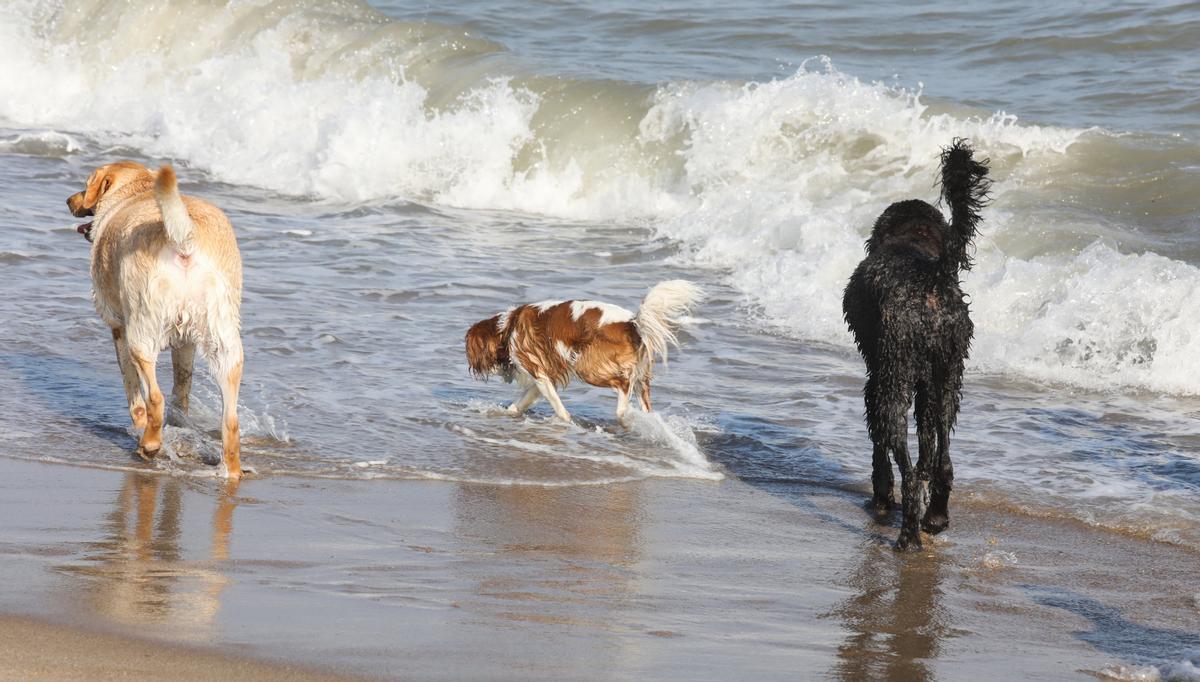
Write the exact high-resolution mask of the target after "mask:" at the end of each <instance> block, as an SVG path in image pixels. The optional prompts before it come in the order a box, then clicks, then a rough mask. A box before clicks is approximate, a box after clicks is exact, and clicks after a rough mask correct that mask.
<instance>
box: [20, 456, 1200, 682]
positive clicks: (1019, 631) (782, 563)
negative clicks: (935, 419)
mask: <svg viewBox="0 0 1200 682" xmlns="http://www.w3.org/2000/svg"><path fill="white" fill-rule="evenodd" d="M864 496H865V494H864V493H863V492H861V491H842V490H835V489H827V488H826V489H822V488H813V487H806V486H799V485H795V484H791V483H789V484H773V483H771V482H764V481H744V480H739V479H736V478H732V477H731V478H729V479H727V480H725V481H723V482H719V483H707V482H696V481H676V480H650V481H645V482H640V483H631V484H619V485H603V486H576V487H561V488H547V487H531V486H480V485H465V484H453V483H440V482H418V481H378V480H377V481H344V480H322V479H304V478H293V477H273V478H267V479H259V480H248V481H246V482H245V483H243V484H242V485H241V486H240V487H239V488H238V489H237V490H235V491H234V490H229V489H226V488H225V487H224V486H223V485H222V484H221V483H220V482H218V481H216V480H211V479H195V478H184V477H171V476H164V475H161V474H150V473H142V472H136V471H129V472H119V471H110V470H101V469H89V468H81V467H73V466H62V465H53V464H45V463H38V462H27V461H20V460H13V459H5V458H0V532H2V537H3V543H2V544H0V553H3V555H4V556H3V562H4V566H5V580H4V581H3V583H2V584H0V609H2V610H3V611H5V612H8V613H10V614H24V615H33V616H37V617H38V618H39V619H45V620H49V621H50V622H58V623H69V624H70V625H71V626H72V627H74V628H83V631H85V632H86V631H96V630H99V631H101V632H104V633H107V634H106V636H114V637H115V636H135V637H137V638H139V639H149V640H154V641H160V642H163V643H164V644H169V645H170V647H175V646H185V647H188V648H189V649H188V651H189V653H186V654H176V653H173V652H175V649H173V648H163V649H156V650H155V654H154V656H155V657H158V658H159V659H160V662H158V663H155V662H149V663H146V665H147V666H148V667H146V668H140V667H138V668H130V670H131V671H132V672H131V673H130V674H134V675H136V674H143V671H153V670H154V668H153V666H154V665H159V664H162V665H174V664H173V663H170V661H172V660H175V659H172V658H170V657H171V656H176V655H179V656H182V658H181V659H179V660H185V659H186V660H189V661H197V660H199V659H197V658H195V657H196V656H200V654H196V653H194V652H193V650H204V651H209V652H212V653H213V654H216V655H221V656H236V657H238V659H237V660H229V661H227V662H226V663H225V664H222V665H224V666H225V667H224V668H222V669H223V670H229V671H230V675H236V674H240V673H239V670H241V669H239V668H238V666H245V665H248V664H245V663H243V662H241V657H250V658H255V659H263V660H269V661H275V662H284V663H286V664H288V665H298V666H318V667H319V668H321V669H323V670H329V671H332V672H335V673H340V674H361V675H368V676H377V677H396V678H398V677H403V678H408V679H498V678H507V679H567V678H570V679H597V678H607V679H613V678H616V679H634V678H637V679H644V678H655V679H731V678H735V677H739V676H745V675H747V674H753V675H754V676H755V677H756V678H759V679H770V678H774V679H783V678H795V677H797V676H802V677H806V678H818V677H819V678H832V679H842V680H859V679H894V680H909V679H963V678H967V677H969V678H972V679H1013V678H1026V679H1048V680H1049V679H1055V680H1058V679H1069V678H1084V679H1087V678H1092V677H1095V676H1098V675H1101V674H1102V673H1104V672H1105V671H1108V672H1110V673H1112V672H1120V671H1121V667H1122V666H1125V672H1126V673H1128V672H1130V671H1135V670H1136V669H1137V668H1138V667H1139V666H1143V667H1144V666H1148V665H1160V666H1164V665H1170V664H1172V663H1173V662H1177V661H1179V660H1181V659H1182V657H1183V656H1184V655H1185V654H1186V653H1187V652H1188V651H1189V650H1193V649H1196V648H1200V634H1197V633H1198V632H1200V627H1198V626H1200V610H1198V605H1197V602H1196V600H1197V598H1198V596H1197V594H1196V593H1197V592H1200V588H1198V587H1197V585H1200V560H1198V557H1197V555H1196V554H1194V553H1193V552H1191V551H1190V550H1186V549H1182V548H1179V547H1174V546H1171V545H1167V544H1163V543H1155V542H1148V541H1147V540H1145V539H1142V538H1137V537H1127V536H1122V535H1119V534H1115V533H1112V532H1108V531H1096V530H1093V529H1091V528H1089V527H1087V526H1085V525H1082V524H1079V523H1076V522H1068V521H1056V520H1048V519H1036V518H1026V517H1022V516H1020V515H1013V514H1005V513H996V512H992V511H991V510H989V509H988V508H986V505H982V504H979V505H977V504H976V503H973V502H972V501H971V499H970V498H971V494H970V491H969V490H968V491H964V492H963V494H962V495H961V496H960V497H959V502H960V504H958V505H957V508H956V511H957V514H956V515H955V516H954V518H953V524H954V525H953V527H952V529H951V531H950V532H949V533H947V534H946V535H944V536H942V537H940V538H938V539H936V540H935V541H933V542H931V543H929V546H928V548H927V550H926V551H923V552H920V553H915V554H898V553H896V552H895V551H893V550H892V549H891V546H890V541H891V539H892V537H893V536H894V533H895V528H894V527H884V526H879V525H877V524H875V523H874V522H873V521H871V519H869V518H868V516H867V514H866V513H865V511H864V510H863V509H862V507H861V501H862V499H863V497H864ZM46 627H48V626H46V625H42V624H30V623H28V622H27V621H13V620H11V619H7V620H5V621H4V622H3V624H0V628H2V630H3V632H4V633H6V637H5V638H4V639H6V640H9V644H7V645H6V646H10V647H11V646H16V647H17V649H18V650H20V649H21V647H20V645H19V644H15V645H14V644H13V643H12V641H13V640H12V639H11V638H9V637H8V636H7V634H8V633H17V634H18V635H20V636H25V637H28V636H31V635H33V634H34V633H35V632H37V631H40V630H37V629H38V628H46ZM30 628H33V629H30ZM53 632H54V633H56V634H55V635H54V636H55V637H61V638H62V640H61V641H62V642H63V647H62V649H63V651H64V653H62V655H59V653H55V652H53V650H49V649H48V650H46V651H42V652H40V653H39V652H34V653H31V654H30V656H31V657H29V658H19V657H17V658H14V657H11V656H5V659H6V660H7V661H8V662H9V664H10V665H15V666H18V667H17V668H15V669H16V670H18V671H34V670H44V671H45V677H46V679H73V678H72V677H71V676H72V675H78V674H80V673H79V671H80V670H92V671H100V672H102V673H105V674H107V673H106V672H105V671H109V672H112V674H113V675H116V674H117V671H118V670H125V669H124V668H113V667H107V666H109V665H114V663H113V661H114V660H118V661H119V660H120V658H121V656H120V655H119V653H120V652H121V651H123V649H122V648H121V647H122V646H125V647H130V648H131V649H132V650H139V649H140V650H144V649H145V645H144V644H129V643H127V644H124V645H122V644H119V643H118V644H116V645H113V646H108V645H107V644H104V643H103V642H107V641H108V640H103V639H102V638H98V637H97V636H96V635H84V634H79V633H78V631H76V630H53ZM17 641H21V640H17ZM24 641H28V640H24ZM90 652H95V653H94V654H93V653H90ZM109 654H111V656H110V657H108V658H106V656H109ZM134 663H137V664H138V665H141V663H138V662H137V661H135V662H133V663H130V664H129V665H131V666H132V665H133V664H134ZM188 665H191V664H190V663H189V664H188ZM20 666H26V667H20ZM40 666H45V667H40ZM81 666H82V667H81ZM88 666H91V667H88ZM190 669H193V668H185V669H183V670H185V672H186V670H190ZM214 670H215V669H214ZM244 670H246V671H248V672H247V673H246V674H247V675H251V676H257V675H258V671H259V670H262V671H264V672H263V674H264V675H266V674H275V673H274V672H271V671H272V670H275V669H267V668H262V669H258V668H254V669H253V670H252V669H251V668H244ZM39 674H40V673H39ZM145 674H147V675H150V674H152V673H151V672H145ZM280 674H283V673H282V672H280Z"/></svg>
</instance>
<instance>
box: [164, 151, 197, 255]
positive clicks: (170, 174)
mask: <svg viewBox="0 0 1200 682" xmlns="http://www.w3.org/2000/svg"><path fill="white" fill-rule="evenodd" d="M154 200H155V201H157V202H158V210H159V211H161V212H162V219H163V225H164V226H165V227H166V228H167V237H168V238H169V239H170V240H171V243H172V244H173V245H174V246H175V248H176V249H178V250H179V253H181V254H183V255H188V254H190V253H191V252H192V250H193V249H194V248H195V244H194V241H193V237H194V235H195V232H196V224H195V223H193V222H192V217H191V216H190V215H188V212H187V206H184V204H183V198H182V197H180V196H179V183H178V181H177V180H176V179H175V169H174V168H171V167H170V166H163V167H162V168H159V169H158V177H157V178H155V180H154Z"/></svg>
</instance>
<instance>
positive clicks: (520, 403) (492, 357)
mask: <svg viewBox="0 0 1200 682" xmlns="http://www.w3.org/2000/svg"><path fill="white" fill-rule="evenodd" d="M702 295H703V292H702V291H701V290H700V288H699V287H697V286H696V285H694V284H692V283H691V282H687V281H684V280H671V281H669V282H660V283H659V284H657V285H655V286H654V288H652V289H651V290H650V291H649V293H647V294H646V298H645V299H644V300H643V301H642V305H641V307H640V308H638V311H637V313H636V314H634V313H631V312H629V311H628V310H625V309H624V308H621V307H618V306H615V305H611V304H608V303H599V302H597V301H542V302H541V303H529V304H525V305H519V306H516V307H514V308H509V309H508V310H506V311H504V312H502V313H500V314H498V315H493V316H492V317H489V318H487V319H486V320H482V321H480V322H478V323H476V324H475V325H474V326H472V327H471V328H470V329H469V330H468V331H467V338H466V342H467V362H468V363H469V364H470V367H471V373H472V374H474V375H475V376H476V377H477V378H480V379H486V378H487V377H489V376H491V375H499V376H501V377H503V378H504V380H505V381H507V382H511V381H512V380H513V379H516V380H517V382H518V383H519V384H520V385H521V386H523V387H524V388H525V393H524V395H522V396H521V398H520V399H519V400H517V402H515V403H513V404H512V405H510V406H509V407H508V411H509V412H511V413H513V414H521V413H523V412H524V411H525V410H527V409H529V406H530V405H532V404H533V403H534V401H536V400H537V399H538V397H539V396H540V397H543V398H545V399H546V401H547V402H549V403H550V405H551V406H552V407H553V408H554V414H556V415H558V417H559V418H560V419H562V420H564V421H570V420H571V415H570V413H568V412H567V408H565V407H563V404H562V401H561V400H559V398H558V393H557V392H556V391H555V388H556V387H559V388H565V387H566V386H567V384H568V383H570V381H571V377H572V376H576V377H579V378H580V379H582V380H583V381H586V382H587V383H589V384H591V385H593V386H605V387H608V388H611V389H613V390H614V391H616V392H617V418H618V419H620V418H621V417H623V416H624V415H625V412H626V411H627V410H628V409H629V399H630V397H631V396H632V395H633V392H634V391H635V390H637V391H638V399H639V401H640V402H641V405H642V409H643V410H645V411H647V412H649V411H650V378H651V376H652V370H653V368H654V356H656V355H657V356H660V357H662V359H663V361H664V362H665V361H666V359H667V347H668V346H670V345H672V344H674V345H676V346H678V340H677V339H676V338H675V329H676V328H677V327H678V326H679V318H680V316H681V315H684V314H686V313H687V312H689V311H690V310H691V309H692V307H693V306H694V305H695V304H696V303H697V302H698V301H699V300H700V298H701V296H702Z"/></svg>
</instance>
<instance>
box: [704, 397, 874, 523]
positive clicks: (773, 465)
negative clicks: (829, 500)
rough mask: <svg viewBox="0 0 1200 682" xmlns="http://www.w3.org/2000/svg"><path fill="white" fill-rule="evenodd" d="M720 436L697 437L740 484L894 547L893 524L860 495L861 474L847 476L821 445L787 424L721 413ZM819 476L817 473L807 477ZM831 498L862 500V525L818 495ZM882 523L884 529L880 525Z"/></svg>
mask: <svg viewBox="0 0 1200 682" xmlns="http://www.w3.org/2000/svg"><path fill="white" fill-rule="evenodd" d="M718 423H719V424H720V426H721V430H720V432H717V433H697V434H696V441H697V444H698V445H699V446H700V450H701V451H702V452H704V454H705V455H706V456H707V457H709V458H710V459H712V460H713V461H714V462H716V463H718V464H720V465H721V467H722V468H724V469H725V471H726V472H727V473H728V474H731V475H732V476H734V477H735V478H737V479H738V480H739V481H741V482H743V483H746V484H747V485H750V486H751V487H754V488H756V489H758V490H761V491H763V492H766V493H768V494H769V495H771V496H772V497H775V498H778V499H781V500H783V501H785V502H787V503H788V504H790V505H792V506H793V507H796V508H798V509H801V510H803V511H804V512H806V513H808V514H811V515H813V516H814V517H816V518H817V519H820V520H821V521H823V522H826V523H829V524H831V525H833V526H834V527H837V528H840V529H842V530H844V531H846V532H848V533H851V534H852V535H854V536H856V537H858V538H860V539H862V540H865V541H868V542H871V543H875V544H879V545H885V546H891V545H893V544H894V541H893V539H892V538H889V537H887V536H885V535H884V534H883V533H882V532H881V531H882V530H883V528H884V525H888V526H890V525H893V524H892V523H891V521H893V520H894V519H893V518H891V517H889V518H885V519H882V520H881V519H878V518H877V517H875V515H874V514H872V513H871V512H870V511H869V500H868V498H869V495H867V494H866V493H865V492H860V491H859V490H858V486H857V479H858V476H857V475H854V474H851V473H850V472H847V471H846V470H845V469H844V467H842V466H841V465H840V464H838V463H837V462H836V461H835V460H833V459H832V458H830V457H828V456H826V455H825V453H824V450H822V448H821V446H820V444H819V443H817V442H814V441H813V440H812V439H810V438H808V437H806V436H804V435H803V434H801V433H798V432H796V431H795V429H791V428H788V427H785V426H781V425H778V424H774V423H771V422H770V421H768V420H765V419H762V418H760V417H752V416H745V415H735V414H728V413H726V414H722V415H721V416H720V418H719V421H718ZM807 472H820V474H819V475H816V476H812V475H806V473H807ZM828 495H833V496H836V497H841V498H843V499H846V500H851V501H855V503H856V504H857V499H858V498H859V497H860V496H861V497H862V498H863V500H864V502H863V504H862V505H861V508H862V510H863V514H864V517H863V520H864V521H865V522H866V523H864V524H857V523H855V522H854V521H852V520H848V519H846V518H843V517H841V516H838V515H836V514H833V513H831V512H829V511H827V510H825V509H822V508H821V507H820V506H818V505H817V504H816V503H815V502H813V497H814V496H828ZM881 521H882V523H883V525H881V523H880V522H881Z"/></svg>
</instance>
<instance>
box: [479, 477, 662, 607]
mask: <svg viewBox="0 0 1200 682" xmlns="http://www.w3.org/2000/svg"><path fill="white" fill-rule="evenodd" d="M639 490H640V489H639V488H638V487H637V486H635V485H612V486H595V487H582V488H581V487H567V488H544V487H539V486H471V485H464V486H461V487H459V489H458V492H457V493H456V503H455V508H456V526H457V528H458V533H459V535H460V537H463V538H471V539H473V540H475V541H476V542H478V543H480V544H481V545H483V546H484V547H486V548H488V549H489V550H490V553H491V554H492V555H493V556H491V557H485V558H484V560H483V563H482V565H480V564H472V570H471V572H472V575H471V576H470V579H471V580H472V582H474V583H475V585H476V587H475V593H476V594H477V595H479V597H480V598H481V601H482V605H483V606H484V607H485V608H486V609H487V610H488V611H492V612H493V613H494V615H497V616H499V617H501V618H505V619H509V620H516V621H532V622H542V623H562V624H573V625H591V626H594V627H600V628H603V629H610V628H611V627H612V626H613V624H612V623H609V622H605V621H606V616H596V615H595V614H611V613H612V608H611V607H612V606H613V603H615V602H619V601H620V600H622V599H624V598H625V597H626V596H627V595H628V594H629V590H630V587H629V585H628V582H629V576H630V572H629V569H630V567H631V566H632V565H633V564H634V562H636V561H637V559H638V556H639V548H638V544H639V538H638V520H639V519H640V517H641V513H640V504H641V502H640V499H639Z"/></svg>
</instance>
